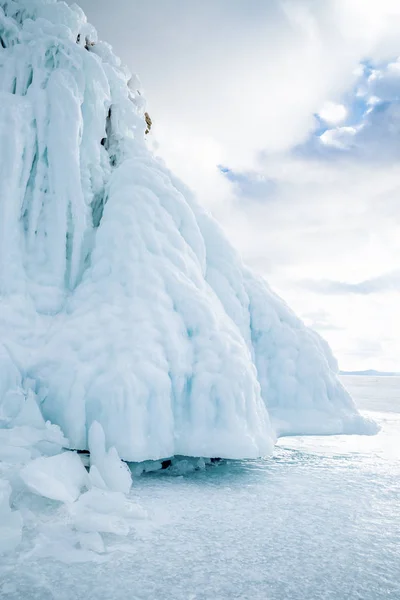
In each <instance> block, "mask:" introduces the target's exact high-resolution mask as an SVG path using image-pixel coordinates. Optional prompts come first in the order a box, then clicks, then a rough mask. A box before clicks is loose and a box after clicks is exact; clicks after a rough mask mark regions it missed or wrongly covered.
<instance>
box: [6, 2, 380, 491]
mask: <svg viewBox="0 0 400 600" xmlns="http://www.w3.org/2000/svg"><path fill="white" fill-rule="evenodd" d="M138 87H139V82H138V80H137V78H135V77H131V75H130V73H129V72H128V70H127V69H126V68H125V67H123V66H121V63H120V61H119V59H118V58H117V57H115V56H114V54H113V53H112V51H111V48H110V46H108V45H107V44H105V43H103V42H100V41H98V40H97V35H96V32H95V30H94V29H93V27H91V26H90V25H89V24H88V23H87V21H86V18H85V15H84V14H83V12H82V11H81V10H80V9H79V8H78V7H77V6H76V5H72V6H70V7H69V6H67V5H66V4H65V3H64V2H57V1H56V0H17V1H15V0H0V136H1V145H0V294H1V295H0V418H1V426H2V427H3V428H4V429H3V430H0V433H1V434H3V433H4V432H5V438H7V436H8V437H10V439H11V442H10V445H9V446H8V448H11V450H10V449H8V450H6V449H4V448H2V447H1V446H0V453H1V452H3V453H4V452H11V454H13V456H14V458H15V457H16V456H20V458H21V460H26V459H27V457H28V454H29V455H31V454H32V452H31V450H30V448H31V446H29V444H28V446H27V445H24V443H22V442H21V443H20V441H18V443H15V435H17V434H15V435H14V434H13V435H11V434H10V433H9V432H11V431H14V430H15V429H19V428H22V429H24V427H25V430H24V431H25V433H21V439H22V438H24V436H26V435H28V437H29V435H31V437H32V439H35V440H36V438H37V441H35V444H39V446H41V447H42V450H43V448H44V446H46V448H44V450H43V451H45V452H49V448H50V447H51V445H52V444H53V446H54V447H56V446H57V443H58V444H59V439H58V440H57V439H55V440H54V439H51V435H52V434H54V436H55V438H57V436H61V433H60V430H58V429H57V432H55V430H54V428H55V427H57V426H58V427H60V428H61V431H62V433H63V435H64V436H65V437H66V438H67V439H68V440H69V446H70V448H72V449H87V448H88V445H89V443H90V442H89V441H88V431H89V428H90V427H91V425H92V424H93V423H94V422H95V421H96V422H97V423H98V424H99V427H100V429H101V431H103V432H104V440H101V439H100V440H99V435H98V431H97V433H95V434H94V436H92V437H93V439H95V440H96V441H93V440H92V443H93V444H95V446H96V448H97V451H96V456H97V457H98V458H97V459H96V461H95V464H94V466H95V469H94V470H93V477H97V481H98V482H99V481H101V480H103V481H104V473H103V472H102V469H103V470H104V468H106V467H105V465H106V463H107V464H108V463H110V462H111V463H112V462H113V461H119V456H120V457H121V458H123V459H125V460H129V461H144V460H157V459H161V458H165V457H171V456H174V455H184V456H197V457H214V456H218V457H231V458H246V457H257V456H262V455H266V454H268V453H270V452H271V450H272V447H273V443H274V441H275V438H276V435H282V434H290V433H318V432H322V433H341V432H349V433H350V432H358V433H362V432H369V431H371V427H372V426H371V424H369V423H368V422H367V421H365V420H364V419H363V418H362V417H361V416H360V415H359V414H358V413H357V411H356V409H355V407H354V404H353V402H352V400H351V398H350V396H349V395H348V393H347V392H346V391H345V389H344V388H343V387H342V385H341V384H340V383H339V381H338V379H337V378H336V363H335V361H334V359H333V357H332V355H331V353H330V350H329V348H328V347H327V345H326V344H325V343H324V342H323V340H321V339H320V338H319V336H318V335H317V334H315V333H314V332H312V331H310V330H309V329H307V328H306V327H305V326H304V325H303V323H302V322H301V321H300V320H299V319H298V318H297V317H296V316H295V315H294V314H293V313H292V312H291V311H290V309H289V308H288V307H287V306H286V305H285V304H284V302H283V301H282V300H281V299H280V298H278V297H277V296H276V295H275V294H274V293H273V292H272V291H271V290H270V289H269V287H268V285H267V284H266V283H265V282H264V281H263V279H261V278H260V277H258V276H256V275H254V274H253V273H252V272H250V271H249V270H248V269H247V268H246V267H245V266H244V265H243V264H242V262H241V260H240V258H239V256H238V254H237V253H236V252H235V250H234V249H233V248H232V247H231V245H230V244H229V242H228V241H227V240H226V238H225V237H224V235H223V233H222V232H221V230H220V229H219V227H218V225H217V224H216V222H215V221H214V220H213V219H212V217H211V216H210V215H209V214H207V213H206V212H205V211H204V210H203V209H202V208H201V207H200V206H199V205H198V204H197V202H196V200H195V199H194V198H193V196H192V194H191V193H190V192H189V191H188V190H187V189H186V188H185V186H184V185H183V184H182V183H181V182H179V181H178V180H177V179H176V178H175V177H174V176H173V175H172V174H171V173H170V172H169V171H168V170H167V169H166V167H165V166H164V165H163V164H162V162H161V161H160V160H158V159H156V158H155V157H154V156H153V155H152V153H151V151H150V150H149V149H148V145H147V141H146V138H145V135H144V132H145V128H146V123H145V119H144V111H145V105H144V99H143V95H142V94H140V93H139V91H138ZM39 409H40V410H39ZM24 411H25V412H24ZM42 415H43V417H44V419H45V420H47V421H49V422H51V423H54V425H50V424H49V423H48V424H46V422H45V420H44V419H43V417H42ZM18 418H19V419H20V421H21V419H22V421H23V423H22V422H20V423H19V424H18V422H17V423H16V422H15V419H18ZM29 427H32V430H31V433H30V434H28V433H26V428H29ZM96 427H97V425H96ZM96 427H95V429H96ZM52 428H53V429H52ZM32 432H40V434H37V433H35V434H33V433H32ZM18 435H20V434H19V433H18ZM35 436H36V437H35ZM100 437H101V436H100ZM13 440H14V441H13ZM102 444H103V446H104V447H103V450H101V449H100V450H99V449H98V448H99V447H100V448H101V447H102ZM64 445H65V444H64ZM60 447H61V445H60ZM110 447H113V448H114V449H113V450H112V451H110V450H109V448H110ZM27 448H28V449H27ZM53 449H54V448H53ZM110 452H111V454H110ZM33 454H35V453H33ZM50 454H51V452H50ZM39 455H40V453H39V449H38V450H37V454H36V455H33V456H31V458H37V457H38V456H39ZM62 456H63V455H62ZM40 460H42V459H40ZM50 460H52V459H43V461H47V462H43V463H41V464H43V467H44V465H46V468H45V469H44V471H46V472H47V469H48V468H49V466H51V463H50ZM62 460H66V459H65V458H63V459H62ZM68 460H70V459H68ZM36 465H39V463H36ZM30 469H31V471H30V470H29V469H28V471H27V472H25V479H26V477H27V473H30V474H31V479H30V481H31V483H30V484H29V483H28V485H31V486H33V484H32V477H33V480H34V483H36V484H38V480H37V479H36V478H35V473H34V471H35V469H34V467H33V466H32V467H30ZM96 470H97V473H96ZM126 475H127V474H126V472H125V479H124V472H123V471H121V472H120V473H119V476H117V477H116V480H115V481H114V491H115V489H117V490H119V491H126V490H127V486H128V484H129V482H128V480H127V478H126ZM106 483H107V485H110V481H108V482H106ZM33 487H34V486H33ZM39 487H41V486H40V485H39ZM77 487H79V486H77V485H75V488H74V489H75V492H74V494H73V495H75V494H76V490H77ZM111 487H113V485H111ZM55 488H56V489H55V492H56V494H58V495H59V496H60V494H61V495H63V492H62V490H61V491H60V489H59V488H57V486H55ZM53 495H54V494H53Z"/></svg>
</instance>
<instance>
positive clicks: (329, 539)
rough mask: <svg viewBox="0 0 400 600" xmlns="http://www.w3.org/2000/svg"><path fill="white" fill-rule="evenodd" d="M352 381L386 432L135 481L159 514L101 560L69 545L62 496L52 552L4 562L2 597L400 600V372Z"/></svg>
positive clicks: (49, 536)
mask: <svg viewBox="0 0 400 600" xmlns="http://www.w3.org/2000/svg"><path fill="white" fill-rule="evenodd" d="M342 379H343V381H344V382H345V385H346V386H347V387H348V388H349V390H350V392H351V393H352V394H353V396H354V398H355V400H356V402H357V404H358V406H359V408H360V409H361V410H362V411H365V412H366V413H367V414H369V415H370V416H372V417H373V418H374V419H375V420H377V421H378V422H379V423H380V425H381V427H382V429H381V432H380V433H379V434H378V435H376V436H373V437H362V436H333V437H292V438H282V439H281V440H280V441H279V444H278V447H277V448H276V451H275V454H274V456H273V457H272V458H270V459H267V460H258V461H242V462H240V461H234V462H229V463H226V464H220V465H218V466H214V467H210V468H208V469H207V470H206V471H203V472H195V473H192V474H189V475H186V476H171V474H169V473H168V472H158V473H155V474H149V475H145V476H142V477H139V478H136V479H135V481H134V486H133V488H132V496H133V497H134V499H135V500H137V501H138V502H139V503H140V505H141V506H142V507H144V508H145V509H146V510H147V511H148V513H149V518H148V519H146V520H143V521H137V523H136V524H135V527H134V529H133V531H132V532H131V533H130V534H129V535H128V536H127V537H123V538H121V537H118V538H117V537H115V536H112V535H109V536H105V538H106V544H107V550H108V552H107V554H105V555H103V556H101V555H100V556H99V555H94V556H95V557H96V558H95V560H92V561H91V562H90V561H87V560H86V561H85V562H83V559H82V557H80V555H79V553H77V554H76V556H75V555H74V554H73V553H72V554H71V553H68V552H66V551H64V550H63V548H64V546H63V542H62V539H61V537H62V535H63V534H62V531H63V530H62V514H63V513H62V512H60V509H59V504H58V503H55V502H51V501H49V502H48V505H47V508H46V510H44V511H43V520H42V522H41V523H39V524H35V526H34V528H35V531H36V534H37V531H38V530H39V532H40V531H41V532H42V533H41V535H42V540H44V541H43V544H42V546H43V549H42V553H41V554H40V553H39V554H38V553H37V552H32V551H31V550H29V546H27V548H26V549H25V551H21V552H20V553H19V555H18V559H17V560H15V558H14V559H13V560H11V559H5V558H2V559H0V564H1V567H0V578H1V580H0V581H1V582H0V598H1V599H2V600H6V599H7V600H11V599H12V600H31V599H38V600H50V599H56V600H71V599H74V600H80V599H82V600H126V599H129V600H139V599H140V600H219V599H221V600H222V599H224V600H225V599H226V600H228V599H229V600H231V599H234V598H242V599H248V600H319V599H321V600H322V599H323V600H347V599H350V598H351V599H360V600H380V599H381V598H382V599H383V598H385V599H388V598H389V599H394V600H399V598H400V378H397V377H360V376H353V377H350V376H346V377H343V378H342ZM38 502H46V501H44V500H43V498H38ZM59 531H61V533H59ZM60 536H61V537H60Z"/></svg>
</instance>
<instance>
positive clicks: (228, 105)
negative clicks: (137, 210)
mask: <svg viewBox="0 0 400 600" xmlns="http://www.w3.org/2000/svg"><path fill="white" fill-rule="evenodd" d="M78 3H79V4H80V5H81V6H82V8H83V9H84V10H85V12H86V13H87V15H88V19H89V21H90V22H91V23H92V24H93V25H95V27H96V28H97V30H98V32H99V36H100V37H101V39H104V40H106V41H108V42H109V43H111V45H112V46H113V47H114V50H115V51H116V53H117V54H119V55H120V56H121V58H122V59H123V61H124V62H125V63H127V65H128V66H129V68H130V70H131V71H133V72H135V73H137V74H138V75H139V77H140V79H141V81H142V84H143V88H144V90H145V93H146V96H147V101H148V111H149V113H150V115H151V117H152V119H153V122H154V129H153V133H152V136H149V140H148V143H149V144H151V145H152V146H153V148H154V151H155V152H157V153H158V154H160V155H161V156H163V157H164V158H165V160H166V162H167V164H168V165H169V166H170V167H171V169H172V170H174V171H175V172H176V173H177V174H178V175H180V176H181V177H182V178H183V179H184V180H185V182H186V183H187V184H189V185H190V186H191V187H192V188H193V189H194V190H195V191H196V192H197V195H198V197H199V198H200V200H201V202H202V203H203V204H205V205H206V206H207V207H208V208H209V210H210V211H211V212H212V213H213V214H214V215H215V217H216V218H217V219H218V220H219V222H220V223H221V224H222V226H223V227H224V229H225V231H226V233H227V235H228V236H229V237H230V238H231V240H232V241H233V243H234V244H235V246H236V247H237V248H238V249H239V250H240V251H241V253H242V255H243V257H244V259H245V260H246V261H247V262H248V263H250V264H251V265H252V266H253V267H254V268H255V269H257V270H258V271H259V272H261V273H263V275H265V277H266V278H267V279H268V281H269V282H270V283H271V284H272V286H273V287H274V288H275V289H276V290H277V291H278V292H279V293H280V294H281V295H282V296H283V298H284V299H285V300H286V301H287V302H288V303H289V304H290V305H291V306H292V307H293V309H294V310H295V311H296V312H297V313H298V314H299V315H300V316H301V317H302V318H303V319H304V320H305V322H306V323H307V324H309V325H312V326H313V327H314V328H315V329H316V330H317V331H319V332H320V333H321V334H322V335H323V336H324V337H325V338H326V339H327V340H328V341H329V342H330V344H331V346H332V347H333V349H334V352H335V354H336V355H337V357H338V358H339V362H340V366H341V367H342V368H343V369H349V370H350V369H367V368H376V369H381V370H400V316H399V299H400V261H399V257H400V160H399V159H400V61H399V62H398V61H397V57H398V56H399V55H400V2H399V0H379V1H378V0H326V1H324V2H321V0H113V2H112V3H110V1H109V0H80V1H79V2H78ZM150 137H151V138H152V139H150Z"/></svg>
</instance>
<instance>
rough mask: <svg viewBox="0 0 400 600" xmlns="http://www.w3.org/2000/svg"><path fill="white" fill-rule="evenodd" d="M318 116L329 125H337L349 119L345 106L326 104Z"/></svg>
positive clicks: (333, 103) (332, 103)
mask: <svg viewBox="0 0 400 600" xmlns="http://www.w3.org/2000/svg"><path fill="white" fill-rule="evenodd" d="M318 116H319V117H321V119H323V120H324V121H326V122H327V123H329V124H332V125H336V124H337V123H341V122H342V121H344V120H345V118H346V117H347V108H346V107H345V106H344V105H343V104H336V103H335V102H325V104H324V106H323V107H322V108H321V110H320V111H319V113H318Z"/></svg>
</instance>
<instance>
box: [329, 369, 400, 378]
mask: <svg viewBox="0 0 400 600" xmlns="http://www.w3.org/2000/svg"><path fill="white" fill-rule="evenodd" d="M339 375H364V376H365V377H399V376H400V373H396V372H395V371H375V370H374V369H367V370H366V371H339Z"/></svg>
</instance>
